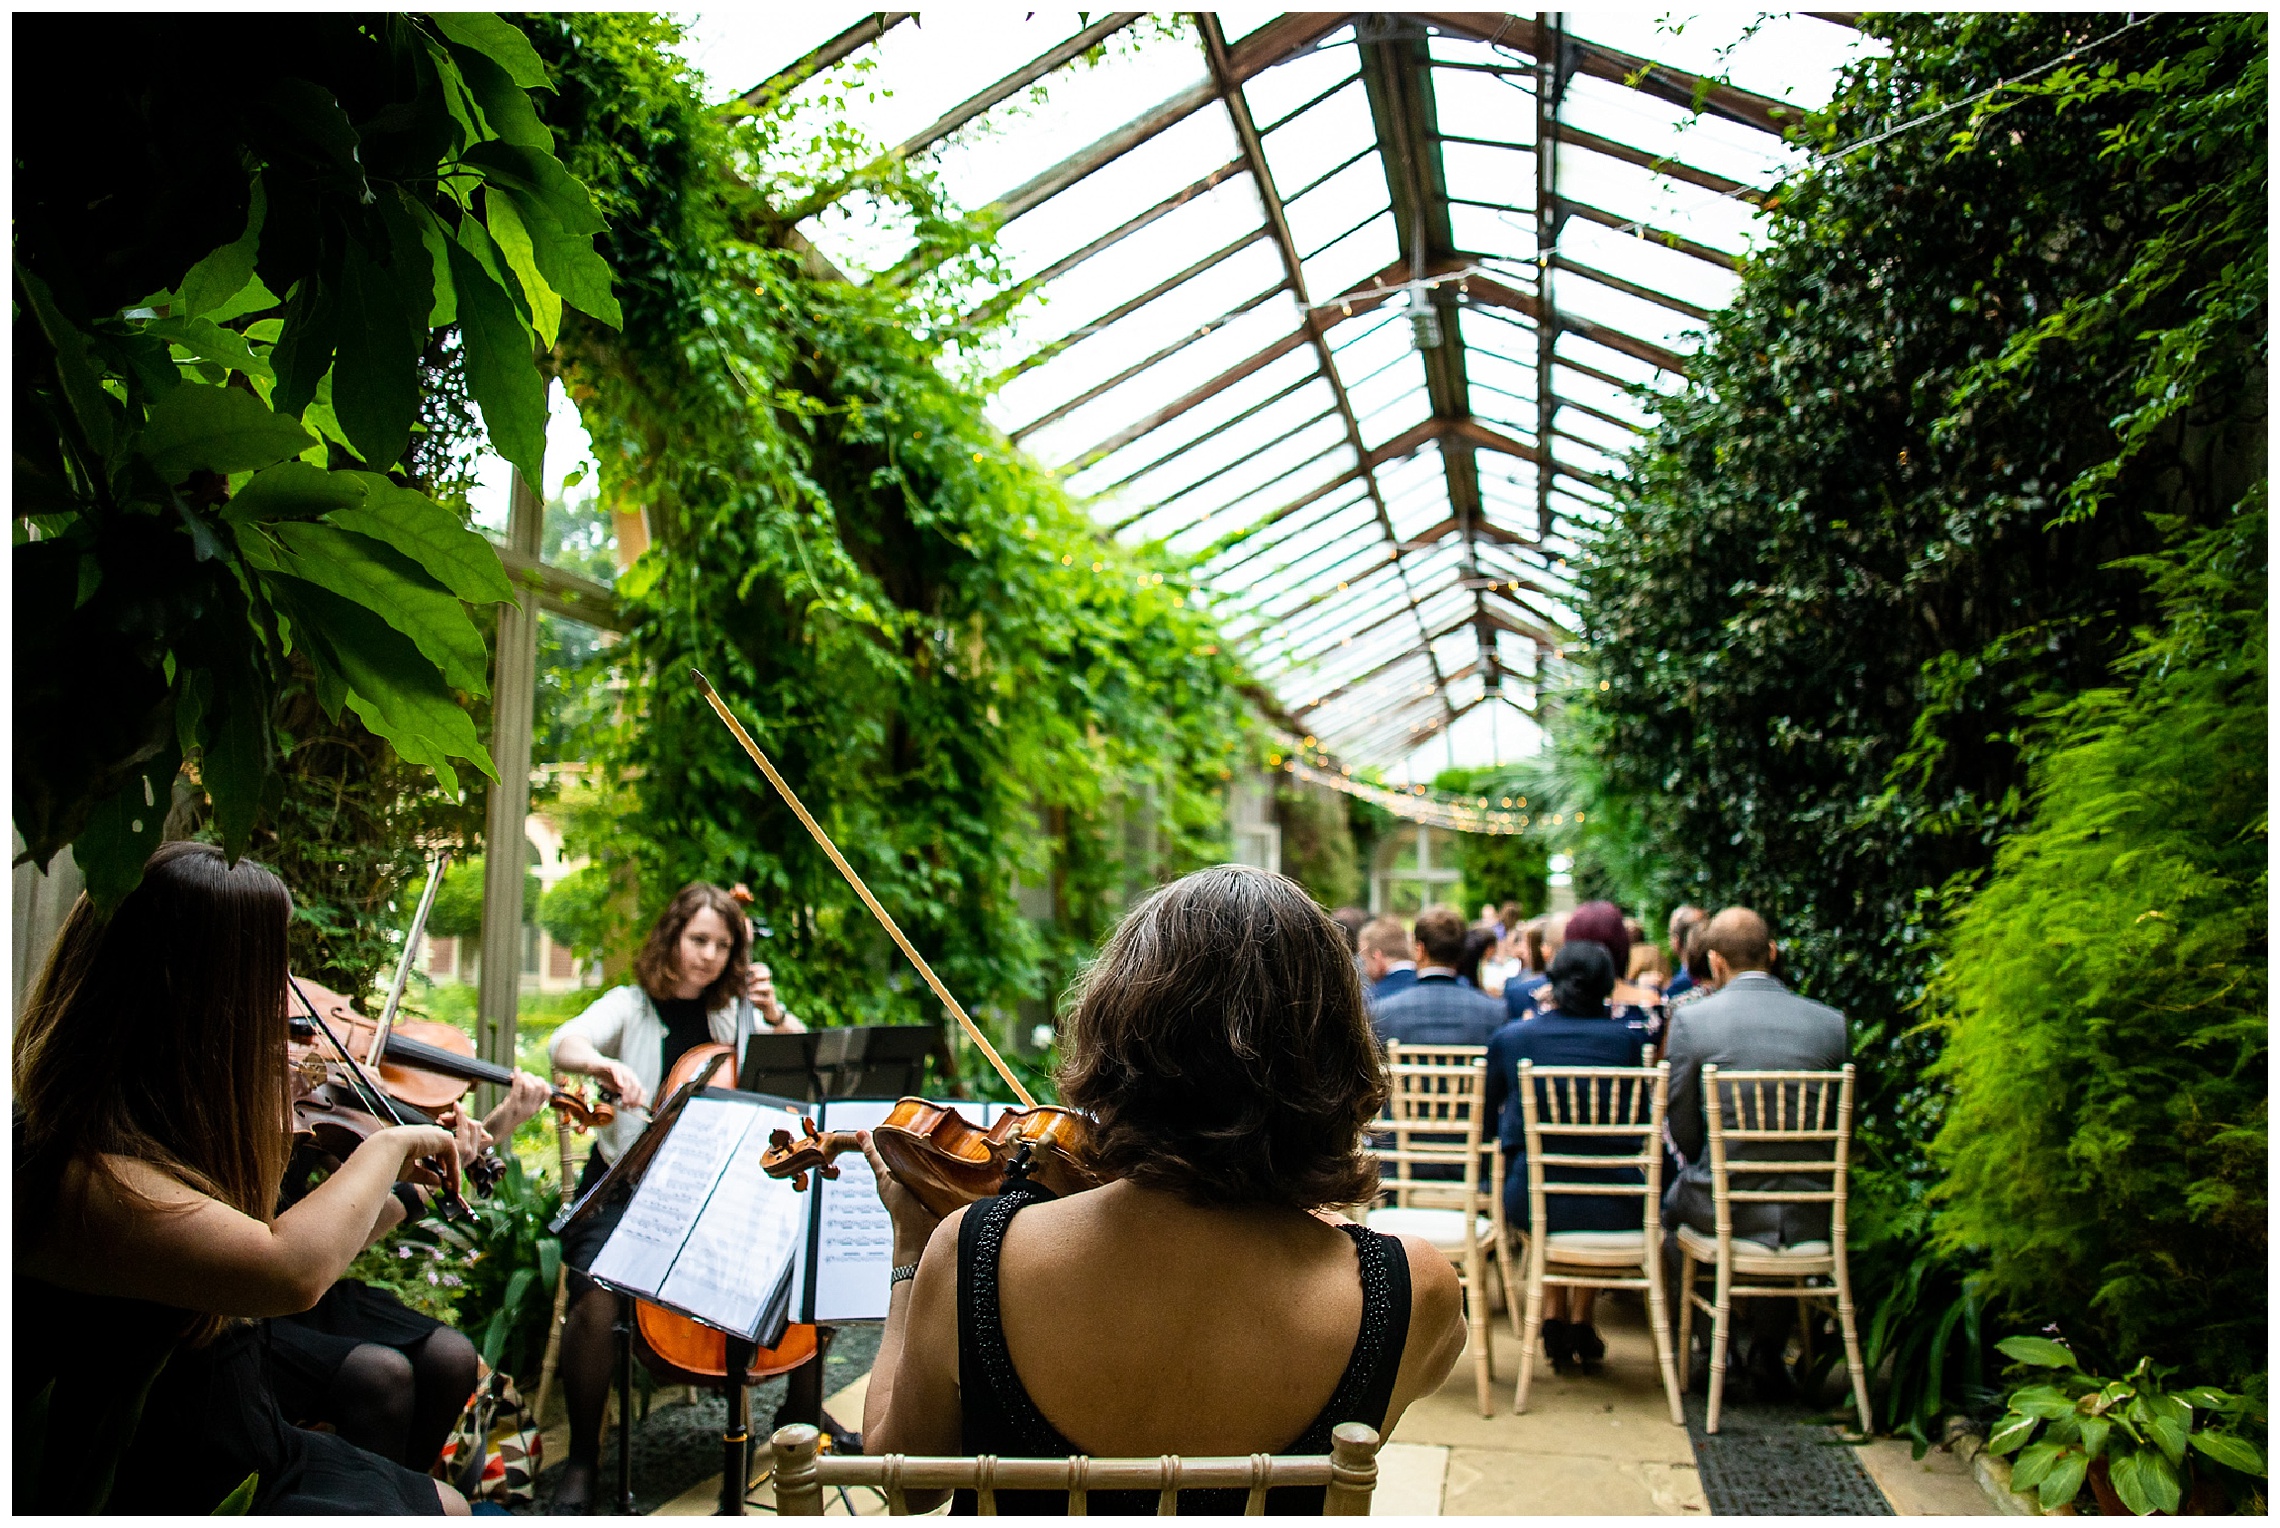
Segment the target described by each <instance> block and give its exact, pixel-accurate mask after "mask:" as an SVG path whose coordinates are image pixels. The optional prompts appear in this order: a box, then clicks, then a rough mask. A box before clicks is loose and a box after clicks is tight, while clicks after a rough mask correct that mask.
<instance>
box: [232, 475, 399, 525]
mask: <svg viewBox="0 0 2280 1528" xmlns="http://www.w3.org/2000/svg"><path fill="white" fill-rule="evenodd" d="M381 481H382V482H386V481H387V480H386V479H385V478H383V479H381ZM390 486H391V487H393V486H394V485H393V484H390ZM367 487H368V479H367V477H366V475H365V474H363V473H359V472H327V471H326V470H325V469H324V468H322V467H313V466H311V465H309V463H307V462H303V461H290V462H279V463H278V464H277V465H276V466H274V467H264V468H262V469H261V471H259V472H257V473H255V474H254V475H253V479H252V481H250V482H248V483H247V484H246V485H245V486H244V487H243V488H240V489H239V490H238V491H237V492H236V493H235V494H232V495H231V496H230V502H229V505H228V507H227V508H225V509H224V510H223V511H222V516H223V518H224V519H227V520H231V521H239V520H314V519H316V518H317V517H318V516H319V515H322V514H325V513H326V512H328V511H334V512H337V511H340V510H344V509H354V508H355V507H356V506H358V505H360V504H362V503H363V502H364V497H365V493H366V491H367Z"/></svg>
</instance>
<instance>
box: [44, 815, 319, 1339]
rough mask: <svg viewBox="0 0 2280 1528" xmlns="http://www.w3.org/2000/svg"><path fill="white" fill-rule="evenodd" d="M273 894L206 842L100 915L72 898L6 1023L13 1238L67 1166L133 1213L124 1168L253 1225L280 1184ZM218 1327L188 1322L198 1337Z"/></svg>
mask: <svg viewBox="0 0 2280 1528" xmlns="http://www.w3.org/2000/svg"><path fill="white" fill-rule="evenodd" d="M292 910H293V902H292V898H291V897H290V896H289V895H287V893H286V890H285V883H284V882H282V881H280V880H278V879H277V877H276V876H274V875H271V874H270V873H269V872H268V871H267V870H264V869H263V868H262V867H261V866H259V865H257V864H255V863H254V862H253V861H251V860H239V861H238V862H237V863H236V864H235V865H231V864H229V863H227V862H226V861H225V860H224V859H223V858H222V851H221V850H219V849H217V848H215V847H214V846H213V845H212V844H199V843H174V844H166V845H163V846H161V847H160V849H159V850H158V852H157V853H156V854H153V855H152V856H151V857H150V861H149V863H148V864H146V865H145V866H144V867H143V878H142V881H141V883H140V884H138V885H137V886H136V887H135V889H134V890H133V891H130V892H128V893H127V894H126V896H125V897H124V898H122V899H121V900H120V902H119V905H118V907H117V908H116V909H114V910H113V911H112V912H111V913H109V914H108V915H105V914H104V913H102V912H101V911H99V910H98V909H97V908H96V906H95V904H94V903H93V902H92V901H90V900H89V899H88V898H87V897H86V896H85V895H84V894H82V895H81V896H80V898H79V900H78V901H77V902H75V903H73V904H72V908H71V911H70V913H69V914H68V915H67V916H66V917H65V918H64V921H63V929H62V932H61V933H60V934H58V935H57V937H56V942H55V949H54V950H53V951H52V952H51V953H50V954H49V956H48V962H47V965H46V967H45V969H43V970H42V971H41V972H40V976H39V980H38V982H37V983H35V984H34V986H33V988H32V993H31V997H30V998H29V1000H28V1001H26V1003H25V1004H24V1009H23V1013H22V1016H21V1017H20V1018H19V1020H18V1021H17V1025H16V1036H15V1044H14V1061H15V1071H16V1077H15V1083H16V1102H17V1104H18V1106H19V1107H20V1108H21V1109H22V1111H23V1126H24V1143H23V1152H22V1154H21V1156H20V1157H19V1158H18V1161H17V1164H16V1168H15V1188H16V1229H17V1234H18V1235H24V1234H26V1233H27V1232H29V1231H35V1230H36V1229H37V1228H38V1227H40V1226H42V1225H43V1224H45V1223H46V1222H47V1221H48V1220H49V1219H50V1218H52V1217H53V1216H54V1215H55V1214H56V1213H57V1211H58V1209H59V1203H58V1194H59V1190H60V1187H61V1182H62V1178H63V1174H64V1171H65V1169H66V1168H67V1167H69V1166H70V1165H71V1164H72V1163H74V1162H77V1163H80V1164H82V1165H84V1166H85V1167H86V1168H87V1169H88V1170H89V1171H91V1172H93V1173H96V1174H99V1175H100V1176H101V1177H103V1178H104V1179H107V1180H108V1181H109V1184H110V1186H111V1188H112V1189H113V1191H114V1192H116V1193H118V1194H119V1195H120V1196H121V1197H122V1198H124V1199H126V1200H128V1201H129V1202H140V1203H147V1202H148V1201H147V1200H145V1198H144V1196H143V1195H141V1194H139V1193H136V1192H135V1191H134V1190H133V1189H132V1188H131V1187H129V1186H128V1185H127V1183H126V1182H125V1181H124V1180H123V1179H122V1178H121V1177H120V1175H119V1173H118V1171H117V1169H115V1168H114V1167H112V1166H111V1165H110V1164H109V1163H108V1162H107V1161H106V1160H105V1158H106V1157H110V1156H117V1157H132V1158H134V1159H136V1160H138V1161H141V1162H147V1163H148V1164H150V1165H151V1166H152V1167H155V1168H157V1169H158V1170H159V1171H161V1172H163V1173H165V1174H167V1175H168V1176H169V1177H172V1178H175V1179H178V1180H179V1181H180V1182H182V1183H183V1184H185V1185H187V1186H188V1187H190V1188H192V1189H195V1190H197V1191H198V1192H199V1193H201V1194H206V1195H209V1196H211V1197H212V1198H214V1199H218V1200H220V1201H221V1202H222V1203H224V1204H226V1205H229V1206H230V1207H231V1208H232V1209H235V1210H238V1211H240V1212H241V1213H243V1214H246V1215H250V1216H252V1217H253V1218H254V1219H255V1220H259V1221H263V1222H267V1221H268V1220H269V1219H270V1218H271V1217H272V1215H273V1214H274V1213H275V1211H276V1208H277V1192H278V1187H279V1185H280V1183H281V1182H282V1180H283V1179H284V1176H285V1157H286V1135H285V1130H286V1119H285V1100H286V1092H285V975H286V958H287V957H286V949H285V926H286V922H287V920H288V919H289V918H290V917H291V915H292ZM223 1325H224V1323H223V1321H222V1320H221V1318H219V1317H214V1318H211V1319H209V1320H207V1321H205V1322H202V1323H200V1324H199V1327H198V1328H197V1329H196V1332H195V1336H196V1338H197V1340H200V1341H204V1340H206V1339H207V1338H210V1337H211V1336H212V1335H213V1334H214V1333H216V1332H218V1331H220V1330H221V1328H222V1326H223Z"/></svg>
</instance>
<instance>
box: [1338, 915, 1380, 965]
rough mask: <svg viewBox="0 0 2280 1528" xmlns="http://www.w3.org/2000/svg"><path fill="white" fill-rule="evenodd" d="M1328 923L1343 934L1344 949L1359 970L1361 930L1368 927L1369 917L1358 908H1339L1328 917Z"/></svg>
mask: <svg viewBox="0 0 2280 1528" xmlns="http://www.w3.org/2000/svg"><path fill="white" fill-rule="evenodd" d="M1330 921H1331V922H1332V923H1335V924H1337V925H1338V927H1339V929H1340V931H1342V932H1343V933H1344V934H1345V936H1346V949H1347V951H1348V952H1349V953H1350V954H1352V955H1353V956H1354V960H1355V964H1356V967H1357V968H1359V965H1360V962H1361V954H1362V930H1363V929H1364V928H1366V927H1368V926H1369V921H1370V915H1369V914H1368V913H1366V912H1363V911H1362V910H1361V909H1360V908H1358V907H1341V908H1339V909H1338V910H1337V911H1336V912H1334V913H1332V914H1331V915H1330Z"/></svg>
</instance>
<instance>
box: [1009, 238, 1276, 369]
mask: <svg viewBox="0 0 2280 1528" xmlns="http://www.w3.org/2000/svg"><path fill="white" fill-rule="evenodd" d="M1266 236H1267V231H1266V230H1265V229H1264V228H1254V229H1252V230H1251V231H1250V232H1249V233H1247V234H1244V235H1243V236H1242V237H1241V238H1238V239H1235V240H1233V241H1232V242H1230V243H1227V244H1222V245H1221V246H1220V247H1219V248H1217V249H1215V250H1213V251H1212V252H1211V253H1210V254H1208V255H1205V256H1204V257H1203V258H1202V259H1201V260H1198V261H1196V262H1195V263H1194V264H1193V265H1190V266H1188V267H1187V268H1186V269H1185V270H1181V271H1175V272H1173V273H1172V274H1171V275H1169V276H1166V277H1165V278H1164V279H1163V280H1161V281H1159V282H1157V283H1156V284H1155V285H1154V286H1152V287H1150V288H1148V290H1147V291H1145V292H1142V293H1140V294H1139V295H1138V296H1137V297H1129V298H1126V299H1125V300H1124V301H1123V302H1120V303H1118V304H1117V305H1116V306H1115V307H1113V308H1111V309H1109V310H1108V311H1107V312H1106V313H1103V314H1102V315H1101V316H1100V317H1098V318H1096V319H1094V320H1093V321H1092V322H1091V323H1089V324H1080V325H1079V326H1078V327H1077V328H1075V329H1073V330H1071V331H1070V332H1069V333H1067V334H1064V335H1062V336H1061V337H1060V338H1059V339H1057V340H1049V341H1047V342H1046V343H1045V344H1043V345H1040V346H1038V347H1037V349H1036V350H1035V352H1033V353H1032V354H1029V355H1026V356H1023V357H1022V358H1021V359H1020V360H1019V361H1016V362H1015V363H1014V364H1013V365H1011V366H1009V367H1007V368H1006V369H1005V370H1004V371H1001V372H999V373H998V374H997V376H995V377H994V378H992V379H991V381H990V389H991V390H992V391H995V390H996V389H998V388H1000V387H1003V386H1005V384H1006V383H1008V382H1011V381H1012V380H1013V379H1014V378H1015V377H1018V376H1020V375H1022V374H1023V373H1025V372H1029V371H1034V370H1036V369H1037V368H1038V367H1040V366H1043V365H1044V364H1045V363H1046V362H1047V361H1050V360H1052V359H1053V358H1054V357H1055V356H1058V355H1060V354H1061V353H1062V352H1064V351H1067V350H1069V349H1072V348H1073V347H1075V346H1077V345H1081V344H1083V343H1084V342H1085V341H1086V340H1089V339H1091V338H1092V337H1093V336H1094V335H1096V334H1098V333H1100V332H1101V331H1102V330H1103V329H1106V328H1107V327H1108V326H1109V325H1111V324H1113V323H1115V322H1116V321H1117V320H1118V319H1121V318H1128V317H1130V316H1131V315H1132V314H1133V313H1135V312H1137V311H1139V310H1140V309H1141V308H1144V307H1146V306H1147V305H1148V304H1150V303H1152V302H1154V301H1155V300H1156V299H1157V298H1159V297H1162V296H1163V295H1164V294H1166V293H1167V292H1170V291H1173V290H1174V289H1176V288H1178V287H1181V286H1185V285H1186V284H1187V283H1188V282H1190V281H1193V280H1194V279H1195V278H1196V277H1198V276H1200V275H1202V274H1203V273H1204V272H1205V271H1208V270H1210V269H1211V268H1212V267H1213V266H1215V265H1218V264H1219V263H1220V262H1221V261H1224V260H1230V259H1233V258H1234V257H1235V256H1236V255H1239V254H1241V253H1242V252H1243V251H1244V250H1246V249H1249V248H1250V247H1251V246H1252V245H1254V244H1256V243H1258V242H1259V241H1260V240H1261V239H1263V238H1265V237H1266Z"/></svg>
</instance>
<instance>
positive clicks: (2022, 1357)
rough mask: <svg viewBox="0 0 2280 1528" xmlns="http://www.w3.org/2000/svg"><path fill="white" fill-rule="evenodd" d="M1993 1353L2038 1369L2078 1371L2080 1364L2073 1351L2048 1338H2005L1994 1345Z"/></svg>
mask: <svg viewBox="0 0 2280 1528" xmlns="http://www.w3.org/2000/svg"><path fill="white" fill-rule="evenodd" d="M1995 1351H1997V1352H1998V1353H2001V1354H2003V1355H2004V1356H2005V1357H2007V1358H2013V1359H2016V1360H2018V1361H2019V1362H2020V1363H2023V1364H2033V1365H2034V1366H2035V1367H2036V1368H2038V1369H2080V1368H2081V1367H2082V1364H2081V1362H2080V1360H2078V1359H2076V1358H2075V1356H2074V1353H2073V1350H2071V1349H2069V1348H2067V1347H2065V1346H2063V1345H2062V1344H2059V1343H2055V1342H2053V1341H2051V1340H2050V1339H2049V1338H2048V1337H2006V1338H2004V1339H2003V1340H2002V1341H2001V1342H1998V1343H1996V1344H1995Z"/></svg>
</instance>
